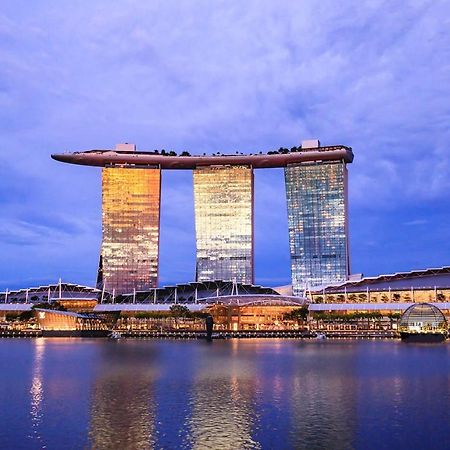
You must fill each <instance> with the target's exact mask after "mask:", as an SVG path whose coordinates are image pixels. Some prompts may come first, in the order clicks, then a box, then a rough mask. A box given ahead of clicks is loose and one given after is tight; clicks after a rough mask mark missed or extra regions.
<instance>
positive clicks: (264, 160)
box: [52, 145, 353, 169]
mask: <svg viewBox="0 0 450 450" xmlns="http://www.w3.org/2000/svg"><path fill="white" fill-rule="evenodd" d="M171 153H172V154H170V153H166V152H164V153H159V152H144V151H121V150H88V151H82V152H73V153H60V154H54V155H52V158H53V159H55V160H56V161H61V162H66V163H70V164H80V165H85V166H97V167H109V166H133V167H140V166H141V167H147V168H149V167H156V168H161V169H196V168H198V167H201V166H230V165H231V166H240V165H247V166H251V167H253V168H255V169H265V168H273V167H286V166H287V165H289V164H295V163H303V162H314V161H339V160H342V161H344V162H346V163H351V162H352V161H353V152H352V149H351V148H350V147H346V146H344V145H334V146H328V147H315V148H305V149H302V148H298V149H297V150H295V151H290V150H287V149H283V151H273V152H269V153H266V154H262V153H258V154H239V153H238V154H216V155H189V154H186V152H183V154H182V155H176V154H174V153H173V152H171Z"/></svg>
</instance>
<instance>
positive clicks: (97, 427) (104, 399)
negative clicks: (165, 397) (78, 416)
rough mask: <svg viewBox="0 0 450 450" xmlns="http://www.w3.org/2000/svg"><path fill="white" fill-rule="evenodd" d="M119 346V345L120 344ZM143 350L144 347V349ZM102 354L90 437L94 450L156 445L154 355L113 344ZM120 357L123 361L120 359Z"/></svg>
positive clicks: (140, 447)
mask: <svg viewBox="0 0 450 450" xmlns="http://www.w3.org/2000/svg"><path fill="white" fill-rule="evenodd" d="M118 345H120V344H118ZM141 348H142V347H141ZM108 350H109V351H105V353H104V354H102V356H101V358H102V361H101V362H99V368H98V372H97V373H98V377H97V379H96V381H95V385H94V387H93V393H92V401H91V422H90V430H89V438H90V441H91V447H92V448H95V449H112V448H117V449H148V448H154V446H155V442H156V439H155V402H154V396H153V384H154V380H155V371H154V369H152V367H151V365H150V363H151V355H149V354H148V352H145V353H141V352H140V350H139V348H137V349H136V348H135V349H133V348H127V349H126V350H125V351H124V349H123V348H122V349H120V350H121V352H120V353H118V352H117V349H116V348H115V346H114V344H112V346H109V349H108ZM119 358H120V359H119Z"/></svg>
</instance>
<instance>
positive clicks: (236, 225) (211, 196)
mask: <svg viewBox="0 0 450 450" xmlns="http://www.w3.org/2000/svg"><path fill="white" fill-rule="evenodd" d="M194 200H195V231H196V243H197V266H196V281H208V280H235V281H237V282H239V283H246V284H253V170H252V168H251V167H249V166H206V167H199V168H197V169H194Z"/></svg>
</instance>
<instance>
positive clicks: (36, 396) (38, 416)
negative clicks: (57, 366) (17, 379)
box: [29, 339, 45, 447]
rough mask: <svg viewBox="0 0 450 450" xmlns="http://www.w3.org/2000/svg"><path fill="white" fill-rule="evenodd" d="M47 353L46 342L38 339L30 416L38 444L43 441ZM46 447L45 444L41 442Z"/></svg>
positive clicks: (33, 435) (32, 432) (33, 433)
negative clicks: (44, 363)
mask: <svg viewBox="0 0 450 450" xmlns="http://www.w3.org/2000/svg"><path fill="white" fill-rule="evenodd" d="M44 351H45V340H44V339H36V341H35V346H34V360H33V378H32V381H31V388H30V399H31V407H30V416H31V434H30V435H29V436H30V438H31V439H35V440H37V441H38V442H39V441H42V435H41V432H40V431H41V430H40V425H41V421H42V400H43V398H44V390H43V379H42V363H43V357H44ZM40 445H41V446H42V447H44V444H43V443H42V442H40Z"/></svg>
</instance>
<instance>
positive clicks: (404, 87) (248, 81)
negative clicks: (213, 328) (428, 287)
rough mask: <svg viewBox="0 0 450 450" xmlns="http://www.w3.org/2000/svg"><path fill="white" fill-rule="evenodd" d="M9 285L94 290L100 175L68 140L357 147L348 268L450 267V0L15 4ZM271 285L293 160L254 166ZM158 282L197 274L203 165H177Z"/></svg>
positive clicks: (193, 148)
mask: <svg viewBox="0 0 450 450" xmlns="http://www.w3.org/2000/svg"><path fill="white" fill-rule="evenodd" d="M1 3H2V4H1V8H0V61H1V64H0V206H1V221H0V252H1V258H0V289H4V288H7V287H8V288H14V287H23V286H27V285H35V284H39V283H45V282H48V281H55V280H57V279H58V278H59V277H60V276H61V277H62V278H63V280H66V281H72V282H78V283H86V284H93V283H94V280H95V273H96V267H97V261H98V252H99V248H100V240H101V211H100V170H99V169H95V168H89V167H81V166H71V165H64V164H61V163H57V162H55V161H53V160H51V159H50V154H51V153H57V152H61V151H66V150H83V149H90V148H109V147H113V146H114V145H115V144H116V143H118V142H133V143H136V144H137V146H138V148H140V149H144V150H148V149H162V148H165V149H174V150H175V151H182V150H185V149H187V150H189V151H190V152H191V153H196V152H198V153H203V152H216V151H235V150H240V151H243V152H253V151H264V150H270V149H273V148H278V147H280V146H285V147H292V146H294V145H298V144H299V143H300V142H301V140H303V139H308V138H320V139H321V142H322V143H323V144H324V145H331V144H345V145H349V146H352V147H353V150H354V153H355V161H354V163H353V164H352V165H350V166H349V172H350V244H351V265H352V271H353V272H355V273H359V272H363V273H364V274H366V275H375V274H378V273H387V272H392V271H403V270H410V269H413V268H425V267H431V266H442V265H450V254H449V253H450V252H449V251H450V220H449V218H450V214H449V208H450V197H449V188H450V152H449V144H450V131H449V130H450V101H449V94H450V82H449V81H450V44H449V42H450V5H449V3H448V2H446V1H439V0H430V1H425V0H423V1H421V0H414V1H406V0H405V1H403V2H394V1H378V0H372V1H363V0H361V1H358V2H355V1H346V0H342V1H339V2H337V1H335V0H322V1H320V2H317V1H310V0H303V1H301V2H284V1H264V0H258V1H252V0H249V1H246V2H242V1H214V2H211V1H210V0H205V1H194V0H192V1H183V0H176V1H175V0H172V1H171V0H164V1H149V2H142V1H137V0H136V1H134V0H129V1H117V2H111V1H107V0H105V1H103V0H102V1H95V0H91V1H89V2H86V1H71V2H69V1H67V2H55V1H45V0H41V1H39V2H30V1H28V0H25V1H21V0H2V2H1ZM255 183H256V198H255V202H256V231H255V232H256V248H255V252H256V279H257V280H256V281H257V282H258V283H261V284H268V285H277V284H286V283H288V282H289V279H290V273H289V256H288V236H287V223H286V222H287V218H286V206H285V197H284V186H283V172H282V171H281V170H267V171H257V172H256V180H255ZM162 196H163V197H162V207H163V210H162V231H161V283H163V284H164V283H169V282H173V281H190V280H192V279H193V278H194V267H195V240H194V220H193V196H192V175H191V173H189V172H184V171H183V172H165V173H164V174H163V192H162Z"/></svg>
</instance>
